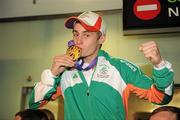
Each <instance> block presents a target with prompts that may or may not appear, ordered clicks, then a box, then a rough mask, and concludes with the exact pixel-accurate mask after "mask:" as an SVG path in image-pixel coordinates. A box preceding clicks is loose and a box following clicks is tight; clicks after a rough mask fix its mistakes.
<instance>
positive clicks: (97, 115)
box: [29, 50, 174, 120]
mask: <svg viewBox="0 0 180 120" xmlns="http://www.w3.org/2000/svg"><path fill="white" fill-rule="evenodd" d="M86 75H89V76H91V82H90V85H88V84H87V81H86V76H85V75H84V74H83V72H82V71H78V70H76V69H73V70H66V71H64V72H63V73H62V74H60V75H59V76H58V77H54V76H52V74H50V72H49V71H48V70H45V71H44V72H43V73H42V77H41V81H40V82H38V83H37V84H36V85H35V87H34V90H33V92H32V94H31V97H30V101H29V105H30V108H32V109H38V108H39V107H41V106H42V105H43V104H44V103H46V101H49V100H51V99H54V98H55V97H54V96H56V94H57V93H59V92H58V91H59V90H60V91H61V94H62V95H63V98H64V111H65V112H64V113H65V115H64V118H65V119H66V120H125V119H127V111H128V109H127V108H128V96H129V93H135V94H137V96H139V97H140V98H143V99H147V100H149V101H150V102H153V103H157V104H166V103H168V102H169V101H170V100H171V98H172V95H173V75H174V74H173V70H172V68H171V64H170V63H169V62H166V64H165V66H163V67H162V68H155V67H154V69H153V76H152V78H150V77H148V76H146V75H144V74H143V73H142V71H141V70H140V69H139V67H137V66H135V65H133V64H131V63H129V62H128V61H125V60H122V59H118V58H113V57H111V56H110V55H109V54H108V53H106V52H104V51H103V50H99V53H98V62H97V65H96V67H95V68H93V72H90V73H89V74H86ZM57 90H58V91H57Z"/></svg>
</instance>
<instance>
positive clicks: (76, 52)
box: [66, 46, 81, 61]
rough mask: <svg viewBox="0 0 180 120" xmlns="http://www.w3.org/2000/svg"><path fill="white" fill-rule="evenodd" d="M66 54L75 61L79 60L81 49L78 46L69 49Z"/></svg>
mask: <svg viewBox="0 0 180 120" xmlns="http://www.w3.org/2000/svg"><path fill="white" fill-rule="evenodd" d="M66 54H67V55H68V56H70V57H71V58H72V59H73V60H74V61H76V60H78V59H79V58H80V56H81V48H79V47H78V46H70V47H68V49H67V51H66Z"/></svg>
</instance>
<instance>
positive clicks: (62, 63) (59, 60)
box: [51, 54, 74, 76]
mask: <svg viewBox="0 0 180 120" xmlns="http://www.w3.org/2000/svg"><path fill="white" fill-rule="evenodd" d="M73 66H74V62H73V60H72V58H70V57H69V56H67V55H66V54H64V55H59V56H55V57H54V59H53V64H52V67H51V72H52V74H53V75H55V76H57V75H58V74H60V73H61V72H63V71H64V70H65V68H66V67H73Z"/></svg>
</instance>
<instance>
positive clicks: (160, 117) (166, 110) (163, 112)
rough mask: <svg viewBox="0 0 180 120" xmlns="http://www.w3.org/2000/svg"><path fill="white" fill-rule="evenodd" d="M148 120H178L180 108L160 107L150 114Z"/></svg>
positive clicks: (179, 119) (179, 118)
mask: <svg viewBox="0 0 180 120" xmlns="http://www.w3.org/2000/svg"><path fill="white" fill-rule="evenodd" d="M149 120H180V108H179V107H175V106H162V107H159V108H157V109H155V110H153V112H152V113H151V117H150V119H149Z"/></svg>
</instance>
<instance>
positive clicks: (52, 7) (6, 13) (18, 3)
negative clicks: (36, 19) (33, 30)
mask: <svg viewBox="0 0 180 120" xmlns="http://www.w3.org/2000/svg"><path fill="white" fill-rule="evenodd" d="M121 8H122V0H36V4H33V0H0V18H7V17H22V16H35V15H52V14H64V13H74V12H82V11H89V10H90V11H97V10H112V9H121Z"/></svg>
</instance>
